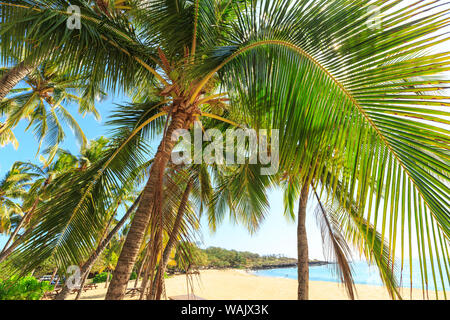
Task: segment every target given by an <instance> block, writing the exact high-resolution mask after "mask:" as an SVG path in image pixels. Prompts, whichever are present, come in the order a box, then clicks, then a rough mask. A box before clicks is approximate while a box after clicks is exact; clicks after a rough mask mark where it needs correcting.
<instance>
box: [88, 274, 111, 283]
mask: <svg viewBox="0 0 450 320" xmlns="http://www.w3.org/2000/svg"><path fill="white" fill-rule="evenodd" d="M107 277H108V273H107V272H102V273H97V274H96V275H95V276H94V279H92V282H93V283H102V282H106V278H107ZM110 280H111V278H110Z"/></svg>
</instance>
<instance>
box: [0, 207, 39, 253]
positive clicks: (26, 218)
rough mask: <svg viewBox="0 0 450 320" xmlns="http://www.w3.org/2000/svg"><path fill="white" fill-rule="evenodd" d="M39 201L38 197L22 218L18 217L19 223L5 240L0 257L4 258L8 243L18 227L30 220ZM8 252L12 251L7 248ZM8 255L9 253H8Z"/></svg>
mask: <svg viewBox="0 0 450 320" xmlns="http://www.w3.org/2000/svg"><path fill="white" fill-rule="evenodd" d="M38 203H39V199H36V200H35V201H34V203H33V206H32V208H31V209H30V210H29V211H28V212H27V213H25V215H24V216H23V217H22V219H20V222H19V224H18V225H17V227H16V229H14V232H13V233H12V234H11V236H10V237H9V239H8V241H7V242H6V244H5V246H4V247H3V250H2V252H1V253H2V256H1V258H0V259H2V260H3V259H6V257H7V256H3V255H4V254H5V252H6V251H7V250H8V247H9V245H10V243H11V242H12V241H13V240H14V238H15V237H16V236H17V234H18V233H19V231H20V229H22V228H23V227H25V226H26V225H27V223H28V221H30V219H31V216H32V215H33V213H34V210H35V209H36V206H37V204H38ZM8 252H12V251H11V250H9V251H8ZM8 255H9V254H8Z"/></svg>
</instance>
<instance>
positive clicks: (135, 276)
mask: <svg viewBox="0 0 450 320" xmlns="http://www.w3.org/2000/svg"><path fill="white" fill-rule="evenodd" d="M136 278H137V273H136V272H135V271H133V272H132V273H131V276H130V280H135V279H136Z"/></svg>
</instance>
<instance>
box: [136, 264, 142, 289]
mask: <svg viewBox="0 0 450 320" xmlns="http://www.w3.org/2000/svg"><path fill="white" fill-rule="evenodd" d="M143 268H144V261H142V263H141V265H140V266H139V269H138V272H137V274H136V280H135V281H134V288H135V289H136V288H137V285H138V282H139V278H140V277H141V274H142V269H143Z"/></svg>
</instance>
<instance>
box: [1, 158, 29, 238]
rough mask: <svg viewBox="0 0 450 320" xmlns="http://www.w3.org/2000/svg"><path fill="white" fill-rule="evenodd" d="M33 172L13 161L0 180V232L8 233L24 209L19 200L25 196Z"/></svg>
mask: <svg viewBox="0 0 450 320" xmlns="http://www.w3.org/2000/svg"><path fill="white" fill-rule="evenodd" d="M34 177H35V176H34V174H33V173H30V172H27V171H26V170H24V168H22V167H21V166H20V165H19V164H18V163H15V164H14V165H13V166H12V168H11V170H9V171H8V172H7V173H6V175H5V177H4V178H3V179H2V180H1V182H0V212H1V218H0V219H1V220H0V233H3V234H9V233H10V231H11V230H12V229H14V228H13V225H14V224H16V225H17V221H16V220H18V219H19V220H20V217H22V216H23V214H24V211H23V209H22V206H21V204H20V202H21V201H22V200H23V199H24V198H26V196H27V194H28V190H29V188H30V185H31V184H32V180H33V178H34Z"/></svg>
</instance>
